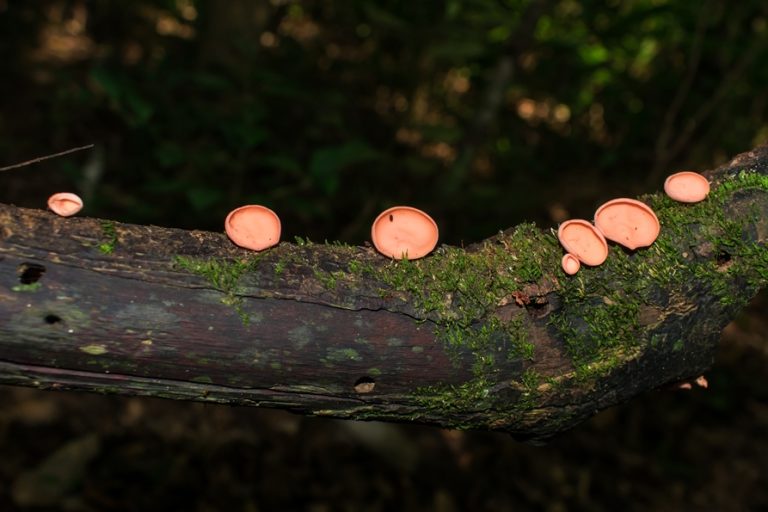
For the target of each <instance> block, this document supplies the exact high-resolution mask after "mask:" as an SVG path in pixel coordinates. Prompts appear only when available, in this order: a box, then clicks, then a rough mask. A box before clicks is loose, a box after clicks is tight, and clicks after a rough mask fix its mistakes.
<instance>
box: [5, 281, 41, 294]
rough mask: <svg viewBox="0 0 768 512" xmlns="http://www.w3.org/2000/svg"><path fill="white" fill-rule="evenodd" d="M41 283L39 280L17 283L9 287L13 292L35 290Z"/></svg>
mask: <svg viewBox="0 0 768 512" xmlns="http://www.w3.org/2000/svg"><path fill="white" fill-rule="evenodd" d="M42 286H43V285H42V284H41V283H40V282H37V283H29V284H17V285H15V286H13V287H12V288H11V290H13V291H14V292H36V291H38V290H39V289H40V288H41V287H42Z"/></svg>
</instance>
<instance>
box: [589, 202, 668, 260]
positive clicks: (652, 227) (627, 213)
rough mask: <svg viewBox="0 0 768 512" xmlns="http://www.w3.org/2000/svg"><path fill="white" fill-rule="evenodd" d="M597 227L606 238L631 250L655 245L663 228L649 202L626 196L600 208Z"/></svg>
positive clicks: (596, 216) (597, 215)
mask: <svg viewBox="0 0 768 512" xmlns="http://www.w3.org/2000/svg"><path fill="white" fill-rule="evenodd" d="M595 226H597V229H599V230H600V231H601V232H602V233H603V235H605V238H607V239H608V240H612V241H614V242H616V243H617V244H620V245H623V246H624V247H626V248H627V249H630V250H634V249H637V248H638V247H647V246H649V245H651V244H652V243H653V242H654V240H656V238H657V237H658V236H659V231H660V230H661V226H660V224H659V219H658V218H657V217H656V214H655V213H653V210H651V208H650V207H649V206H648V205H647V204H645V203H641V202H640V201H637V200H635V199H628V198H624V197H621V198H619V199H613V200H611V201H608V202H607V203H605V204H603V205H602V206H601V207H600V208H598V209H597V211H596V212H595Z"/></svg>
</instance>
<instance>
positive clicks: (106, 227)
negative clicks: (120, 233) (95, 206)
mask: <svg viewBox="0 0 768 512" xmlns="http://www.w3.org/2000/svg"><path fill="white" fill-rule="evenodd" d="M101 232H102V236H103V238H104V239H105V241H104V242H102V243H100V244H99V251H101V252H102V253H104V254H112V252H113V251H114V250H115V246H116V245H117V230H116V229H115V223H114V222H113V221H111V220H103V221H101Z"/></svg>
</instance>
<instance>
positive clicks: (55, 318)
mask: <svg viewBox="0 0 768 512" xmlns="http://www.w3.org/2000/svg"><path fill="white" fill-rule="evenodd" d="M43 320H45V323H47V324H49V325H53V324H57V323H59V322H61V317H60V316H59V315H54V314H53V313H51V314H48V315H45V316H44V317H43Z"/></svg>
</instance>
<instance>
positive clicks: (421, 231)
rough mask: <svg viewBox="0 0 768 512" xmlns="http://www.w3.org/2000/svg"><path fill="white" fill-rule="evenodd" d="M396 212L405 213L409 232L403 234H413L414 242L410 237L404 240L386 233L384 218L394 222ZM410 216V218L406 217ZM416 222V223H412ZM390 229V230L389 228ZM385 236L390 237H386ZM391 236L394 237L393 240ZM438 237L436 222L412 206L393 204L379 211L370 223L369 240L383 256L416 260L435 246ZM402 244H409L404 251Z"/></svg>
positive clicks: (399, 232) (400, 232) (401, 231)
mask: <svg viewBox="0 0 768 512" xmlns="http://www.w3.org/2000/svg"><path fill="white" fill-rule="evenodd" d="M397 213H401V214H403V213H406V214H408V216H407V217H406V222H409V223H410V224H409V227H410V231H411V232H406V233H405V235H408V236H415V237H416V238H417V240H416V242H414V241H413V239H412V238H407V239H405V240H404V241H403V240H400V239H398V238H397V235H395V234H393V233H391V232H390V233H388V232H387V230H386V229H385V228H386V226H387V225H388V222H386V219H387V218H388V219H389V222H394V220H393V215H395V214H397ZM408 217H410V218H408ZM414 222H416V224H414ZM390 231H391V230H390ZM402 234H403V230H402V229H400V230H398V235H402ZM387 237H390V239H388V238H387ZM391 237H395V238H394V240H393V239H391ZM439 237H440V230H439V229H438V227H437V223H436V222H435V221H434V219H432V217H430V216H429V214H427V213H426V212H424V211H422V210H419V209H418V208H414V207H413V206H393V207H391V208H387V209H386V210H384V211H383V212H381V213H380V214H379V215H378V216H377V217H376V220H374V221H373V224H371V240H372V241H373V245H374V247H376V250H377V251H379V252H380V253H381V254H383V255H384V256H387V257H388V258H393V259H396V260H399V259H405V258H407V259H409V260H416V259H419V258H423V257H424V256H426V255H428V254H429V253H431V252H432V251H434V250H435V247H437V241H438V239H439ZM403 245H410V247H408V248H406V249H405V251H403V250H402V248H403Z"/></svg>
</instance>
